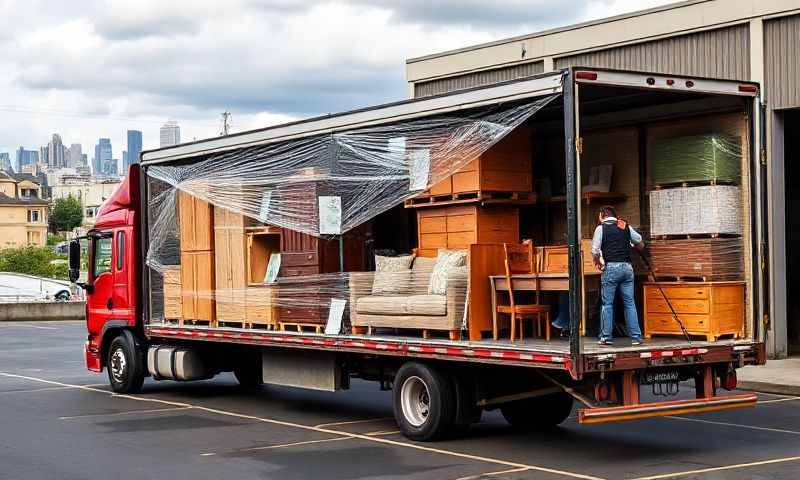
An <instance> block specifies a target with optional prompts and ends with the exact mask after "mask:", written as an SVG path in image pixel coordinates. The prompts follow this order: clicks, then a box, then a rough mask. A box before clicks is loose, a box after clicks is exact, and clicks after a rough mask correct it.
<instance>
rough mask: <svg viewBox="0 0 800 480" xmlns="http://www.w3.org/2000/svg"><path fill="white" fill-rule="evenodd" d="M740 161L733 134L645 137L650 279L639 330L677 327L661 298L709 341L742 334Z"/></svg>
mask: <svg viewBox="0 0 800 480" xmlns="http://www.w3.org/2000/svg"><path fill="white" fill-rule="evenodd" d="M741 161H742V147H741V138H739V137H734V136H730V135H723V134H707V135H694V136H684V137H674V138H665V139H661V140H659V141H657V142H655V143H654V144H653V146H652V148H651V164H650V168H651V179H652V183H653V185H654V189H653V190H652V191H651V192H650V236H651V238H652V242H651V243H650V253H651V263H652V266H653V273H654V274H655V276H656V278H655V279H654V280H656V282H649V283H646V284H645V285H644V299H645V300H644V319H645V334H646V336H648V337H649V336H651V335H681V334H682V332H681V330H680V326H679V325H678V322H677V321H676V320H675V319H674V318H673V315H672V312H671V310H670V309H669V304H671V305H672V307H673V308H674V310H675V312H676V313H677V315H678V317H679V318H680V320H681V321H682V322H683V324H684V325H685V326H686V328H687V330H688V331H689V333H690V334H692V335H699V336H705V337H706V338H707V339H708V340H713V339H715V338H718V337H720V336H723V335H733V336H735V337H738V336H740V335H742V334H743V324H744V301H745V298H744V294H745V293H744V281H743V273H744V263H743V246H742V245H743V244H742V239H741V233H742V225H741V217H742V215H741V208H740V205H741V191H740V187H739V183H740V180H741ZM665 297H666V298H665ZM667 299H668V300H669V302H667Z"/></svg>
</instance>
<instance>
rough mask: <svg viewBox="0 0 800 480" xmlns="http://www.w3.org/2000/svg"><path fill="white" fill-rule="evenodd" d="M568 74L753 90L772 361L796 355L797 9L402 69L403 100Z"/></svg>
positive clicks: (471, 53)
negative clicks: (617, 74)
mask: <svg viewBox="0 0 800 480" xmlns="http://www.w3.org/2000/svg"><path fill="white" fill-rule="evenodd" d="M569 66H581V67H596V68H603V67H605V68H614V69H626V70H639V71H645V72H654V73H670V74H673V75H687V76H697V77H717V78H725V79H732V80H751V81H757V82H759V83H760V84H761V85H762V91H761V99H762V101H763V102H764V104H765V106H766V109H767V110H766V113H767V114H766V130H767V136H766V138H767V145H766V152H765V153H766V158H765V164H766V169H767V177H768V179H767V186H766V190H767V192H766V193H767V197H768V204H769V207H768V208H767V212H766V213H765V215H767V217H768V219H767V223H768V237H769V244H768V245H766V249H765V250H766V252H768V255H769V257H768V258H765V259H764V263H765V264H766V265H768V267H769V281H768V285H769V286H770V291H769V292H768V294H769V302H768V304H769V307H768V311H769V316H768V319H767V318H765V321H764V324H765V328H767V331H766V338H767V348H768V351H769V354H770V355H771V356H772V357H784V356H786V355H787V354H789V353H791V352H795V353H800V296H798V295H793V293H794V292H792V291H791V289H792V288H793V287H794V286H796V285H798V284H800V255H797V254H791V252H787V245H792V244H795V243H797V242H798V241H800V164H798V163H797V162H792V161H791V159H792V158H793V157H794V156H796V155H797V152H800V76H798V75H797V72H798V71H800V5H798V3H797V1H796V0H773V1H769V2H754V1H752V0H688V1H683V2H678V3H674V4H670V5H666V6H662V7H657V8H652V9H649V10H642V11H638V12H633V13H630V14H626V15H619V16H615V17H610V18H605V19H600V20H595V21H591V22H586V23H581V24H577V25H570V26H566V27H560V28H554V29H550V30H545V31H542V32H535V33H531V34H527V35H521V36H517V37H513V38H507V39H502V40H497V41H493V42H489V43H485V44H480V45H473V46H467V47H464V48H460V49H457V50H452V51H447V52H440V53H434V54H431V55H426V56H423V57H418V58H412V59H409V60H407V61H406V78H407V80H408V92H409V95H410V96H411V97H423V96H428V95H437V94H441V93H446V92H450V91H453V90H458V89H464V88H470V87H476V86H480V85H488V84H492V83H498V82H503V81H508V80H514V79H517V78H523V77H526V76H530V75H535V74H537V73H541V72H548V71H553V70H558V69H561V68H565V67H569Z"/></svg>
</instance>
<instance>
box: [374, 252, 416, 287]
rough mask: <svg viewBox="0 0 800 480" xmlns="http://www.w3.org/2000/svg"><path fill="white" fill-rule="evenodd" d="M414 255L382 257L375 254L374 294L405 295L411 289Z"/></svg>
mask: <svg viewBox="0 0 800 480" xmlns="http://www.w3.org/2000/svg"><path fill="white" fill-rule="evenodd" d="M413 261H414V257H413V256H411V255H402V256H399V257H382V256H380V255H375V279H374V280H373V282H372V294H373V295H404V294H409V293H411V292H410V289H411V270H410V268H411V262H413Z"/></svg>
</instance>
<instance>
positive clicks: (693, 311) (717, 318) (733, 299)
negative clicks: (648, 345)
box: [644, 282, 745, 341]
mask: <svg viewBox="0 0 800 480" xmlns="http://www.w3.org/2000/svg"><path fill="white" fill-rule="evenodd" d="M659 287H660V288H659ZM662 292H663V293H662ZM665 296H666V298H668V299H669V303H667V300H666V299H665V298H664V297H665ZM744 302H745V283H744V282H691V283H689V282H687V283H680V282H659V283H658V284H655V283H652V282H649V283H645V284H644V330H645V331H644V335H645V337H646V338H650V337H651V336H653V335H683V333H682V331H681V328H680V326H679V325H678V322H677V321H675V317H674V316H673V314H672V312H671V310H670V304H671V305H672V308H673V309H674V310H675V313H676V314H677V315H678V318H679V319H680V320H681V322H682V323H683V325H684V327H686V330H687V331H688V332H689V334H690V335H698V336H704V337H706V339H707V340H708V341H714V340H716V339H717V338H719V337H720V336H723V335H732V336H734V337H735V338H740V337H743V336H744Z"/></svg>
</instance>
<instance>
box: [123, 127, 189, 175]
mask: <svg viewBox="0 0 800 480" xmlns="http://www.w3.org/2000/svg"><path fill="white" fill-rule="evenodd" d="M175 143H180V130H178V133H177V141H176V142H175ZM126 152H127V159H123V166H124V167H125V170H124V172H127V171H128V166H130V164H131V163H139V155H140V154H141V153H142V132H140V131H139V130H128V150H126Z"/></svg>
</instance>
